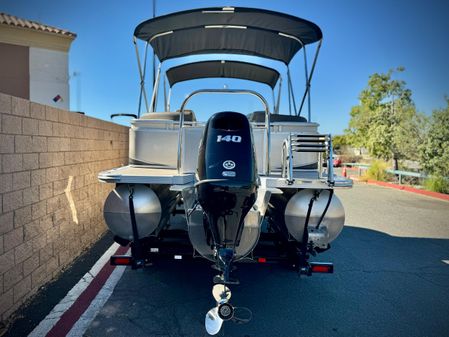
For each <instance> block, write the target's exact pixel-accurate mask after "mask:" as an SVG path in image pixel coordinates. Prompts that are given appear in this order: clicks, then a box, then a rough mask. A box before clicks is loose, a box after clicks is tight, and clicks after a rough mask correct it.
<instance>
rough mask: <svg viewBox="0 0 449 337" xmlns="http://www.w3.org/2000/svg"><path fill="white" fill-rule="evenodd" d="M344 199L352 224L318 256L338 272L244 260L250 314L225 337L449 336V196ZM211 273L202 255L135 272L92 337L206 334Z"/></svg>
mask: <svg viewBox="0 0 449 337" xmlns="http://www.w3.org/2000/svg"><path fill="white" fill-rule="evenodd" d="M337 195H338V196H339V197H340V198H341V199H342V201H343V204H344V206H345V209H346V214H347V217H346V227H345V229H344V230H343V233H342V234H341V235H340V237H339V238H338V239H337V240H336V241H335V242H334V243H333V244H332V248H331V249H330V250H329V251H328V252H326V253H323V254H320V255H319V256H317V257H316V258H314V259H313V260H314V261H330V262H333V263H334V264H335V273H334V274H333V275H325V274H324V275H319V274H318V275H313V276H312V277H299V276H298V275H297V274H296V273H294V272H292V271H291V270H288V269H286V268H285V267H282V266H279V265H268V264H258V265H248V264H241V265H239V266H238V269H237V270H236V271H235V272H234V273H235V276H236V277H237V278H238V279H239V280H240V282H241V284H240V285H239V286H233V287H231V290H232V300H231V302H232V303H233V304H234V305H235V306H237V307H247V308H249V309H250V310H251V311H252V314H253V317H252V320H251V321H250V322H249V323H247V324H235V323H230V322H229V323H228V322H227V323H225V325H224V328H223V329H222V330H221V332H220V333H219V334H218V336H242V337H249V336H307V337H312V336H345V337H346V336H407V337H410V336H449V202H447V201H442V200H437V199H432V198H429V197H425V196H420V195H416V194H412V193H408V192H404V191H399V190H393V189H388V188H383V187H379V186H373V185H364V184H357V185H355V187H354V188H353V189H351V190H339V191H338V192H337ZM214 274H215V272H214V270H212V269H211V268H210V263H208V262H205V261H201V260H198V261H191V262H189V261H175V260H174V261H166V262H159V263H156V264H155V265H153V266H152V267H149V268H146V269H144V270H138V271H134V270H131V269H129V268H128V269H127V270H126V271H125V273H124V274H123V277H122V278H121V280H120V281H119V283H118V284H117V286H116V288H115V290H114V293H113V294H112V296H111V297H110V298H109V300H108V301H107V302H106V304H105V305H104V307H103V308H102V309H101V311H100V312H99V314H98V315H97V316H96V318H95V319H94V321H93V322H92V323H91V325H90V327H89V328H88V330H87V331H86V333H85V336H90V337H99V336H114V337H120V336H135V337H138V336H208V335H207V333H206V332H205V329H204V317H205V313H206V312H207V311H208V310H209V309H210V308H212V307H213V306H214V300H213V298H212V295H211V286H212V277H213V275H214Z"/></svg>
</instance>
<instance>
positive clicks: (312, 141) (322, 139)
mask: <svg viewBox="0 0 449 337" xmlns="http://www.w3.org/2000/svg"><path fill="white" fill-rule="evenodd" d="M305 152H313V153H318V175H319V179H320V180H326V181H327V184H328V185H329V186H334V166H333V162H332V153H333V149H332V137H331V135H330V134H311V133H290V135H289V136H288V138H286V139H284V142H283V144H282V177H283V178H285V179H286V180H287V182H288V184H293V182H294V180H295V179H294V178H293V156H294V153H305ZM324 158H325V160H326V162H327V172H324V170H323V166H324V165H323V163H324Z"/></svg>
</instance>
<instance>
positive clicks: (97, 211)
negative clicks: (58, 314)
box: [0, 93, 128, 320]
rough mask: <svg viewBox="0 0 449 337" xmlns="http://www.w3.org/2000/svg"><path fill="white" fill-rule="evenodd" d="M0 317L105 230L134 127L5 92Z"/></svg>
mask: <svg viewBox="0 0 449 337" xmlns="http://www.w3.org/2000/svg"><path fill="white" fill-rule="evenodd" d="M0 130H1V133H0V162H1V167H0V317H1V319H2V320H6V319H7V318H8V317H9V316H10V315H11V313H13V312H14V311H15V310H16V309H17V308H18V307H19V306H20V305H21V304H22V303H24V301H26V300H27V299H28V298H29V297H30V296H31V295H33V294H34V293H36V291H37V290H38V289H39V287H41V286H42V285H43V284H45V283H46V282H48V281H49V280H50V279H52V278H53V277H55V276H56V275H57V274H58V273H59V272H60V271H61V269H62V268H63V267H65V266H67V265H68V264H69V263H70V262H71V261H73V259H74V258H75V257H77V256H78V255H79V254H80V253H81V252H82V251H83V250H84V249H86V248H87V247H89V246H90V245H91V244H92V243H94V242H95V241H96V240H97V239H98V238H99V237H100V236H101V234H102V233H104V232H105V230H106V226H105V224H104V221H103V216H102V207H103V202H104V199H105V198H106V196H107V194H108V193H109V191H110V190H111V189H112V187H113V186H111V185H110V184H103V183H99V182H98V180H97V173H98V172H99V171H101V170H105V169H109V168H113V167H117V166H121V165H123V164H126V163H127V160H128V128H127V127H124V126H121V125H117V124H113V123H109V122H106V121H102V120H98V119H95V118H91V117H87V116H83V115H80V114H77V113H73V112H67V111H65V110H59V109H56V108H54V107H50V106H45V105H40V104H37V103H33V102H30V101H28V100H25V99H21V98H17V97H12V96H9V95H5V94H1V93H0Z"/></svg>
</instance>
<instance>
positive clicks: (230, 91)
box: [176, 89, 271, 175]
mask: <svg viewBox="0 0 449 337" xmlns="http://www.w3.org/2000/svg"><path fill="white" fill-rule="evenodd" d="M198 94H237V95H241V94H244V95H253V96H255V97H257V98H258V99H259V100H260V101H261V102H262V104H263V105H264V107H265V129H266V134H267V141H266V145H267V146H266V148H267V152H266V156H265V174H266V175H269V174H270V150H271V130H270V110H269V108H268V103H267V101H266V100H265V98H264V97H263V96H262V95H261V94H259V93H258V92H256V91H253V90H245V89H199V90H195V91H193V92H192V93H190V94H189V95H188V96H187V97H186V98H185V99H184V101H183V102H182V104H181V108H180V116H179V133H178V160H177V164H176V167H177V169H178V174H181V153H182V141H183V139H182V128H183V126H184V109H185V106H186V105H187V103H188V102H189V101H190V99H191V98H192V97H193V96H195V95H198Z"/></svg>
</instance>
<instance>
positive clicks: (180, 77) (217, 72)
mask: <svg viewBox="0 0 449 337" xmlns="http://www.w3.org/2000/svg"><path fill="white" fill-rule="evenodd" d="M166 74H167V78H168V82H169V83H170V86H173V85H174V84H176V83H178V82H182V81H187V80H194V79H199V78H211V77H225V78H238V79H242V80H249V81H255V82H260V83H264V84H267V85H269V86H270V87H271V88H272V89H273V88H274V87H275V86H276V83H277V81H278V79H279V72H278V71H277V70H274V69H271V68H267V67H264V66H261V65H258V64H254V63H248V62H240V61H202V62H194V63H186V64H182V65H180V66H177V67H173V68H170V69H168V70H167V72H166Z"/></svg>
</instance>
